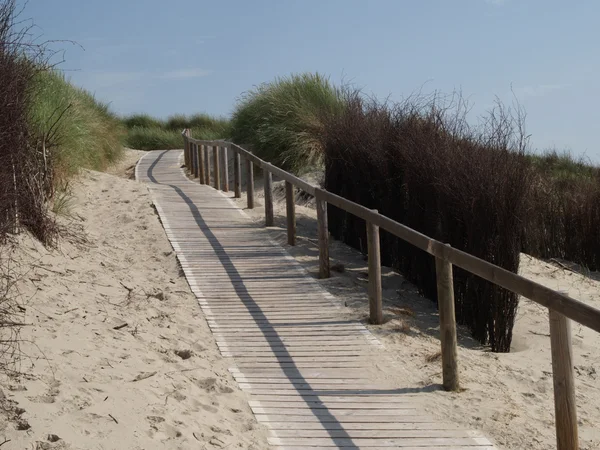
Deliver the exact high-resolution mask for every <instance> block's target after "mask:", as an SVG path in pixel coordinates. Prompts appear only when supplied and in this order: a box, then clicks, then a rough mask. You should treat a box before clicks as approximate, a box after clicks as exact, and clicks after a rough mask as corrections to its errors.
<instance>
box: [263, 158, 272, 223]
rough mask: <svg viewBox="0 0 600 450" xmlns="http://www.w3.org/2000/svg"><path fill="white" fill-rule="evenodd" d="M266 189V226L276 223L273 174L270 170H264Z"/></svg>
mask: <svg viewBox="0 0 600 450" xmlns="http://www.w3.org/2000/svg"><path fill="white" fill-rule="evenodd" d="M263 174H264V177H265V181H264V191H265V226H267V227H272V226H273V224H274V223H275V219H274V216H273V175H272V174H271V172H269V171H268V170H265V171H264V172H263Z"/></svg>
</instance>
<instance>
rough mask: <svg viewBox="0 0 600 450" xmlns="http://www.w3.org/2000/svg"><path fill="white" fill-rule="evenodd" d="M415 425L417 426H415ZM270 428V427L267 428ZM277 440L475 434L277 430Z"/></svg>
mask: <svg viewBox="0 0 600 450" xmlns="http://www.w3.org/2000/svg"><path fill="white" fill-rule="evenodd" d="M415 425H417V424H415ZM269 428H271V427H269ZM276 434H277V437H279V438H311V439H327V438H335V439H340V438H341V439H343V438H346V437H347V438H350V439H360V440H362V439H367V438H371V439H373V438H376V439H399V438H465V439H466V438H472V437H474V435H475V433H473V432H470V431H464V430H455V429H444V428H442V429H439V430H436V429H433V430H432V429H429V428H425V429H423V428H420V429H407V430H346V429H338V430H325V429H320V430H319V429H317V430H310V431H309V430H278V431H277V433H276Z"/></svg>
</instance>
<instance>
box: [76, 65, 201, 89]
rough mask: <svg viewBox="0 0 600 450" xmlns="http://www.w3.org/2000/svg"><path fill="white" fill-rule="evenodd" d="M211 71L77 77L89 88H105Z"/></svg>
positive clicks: (100, 72) (185, 78) (95, 73)
mask: <svg viewBox="0 0 600 450" xmlns="http://www.w3.org/2000/svg"><path fill="white" fill-rule="evenodd" d="M210 73H211V71H210V70H206V69H201V68H190V69H181V70H174V71H167V72H158V73H157V72H147V71H146V72H144V71H133V72H119V71H98V72H79V73H78V74H77V75H76V76H75V78H78V79H79V80H81V81H83V84H84V86H86V87H87V88H89V89H103V88H109V87H115V86H119V85H123V84H129V83H134V82H135V83H139V82H143V81H152V80H157V79H159V80H187V79H192V78H200V77H205V76H207V75H209V74H210Z"/></svg>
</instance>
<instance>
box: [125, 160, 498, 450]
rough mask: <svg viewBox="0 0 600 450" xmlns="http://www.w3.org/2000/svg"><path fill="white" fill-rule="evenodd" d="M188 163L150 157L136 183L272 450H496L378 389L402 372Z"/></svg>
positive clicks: (416, 402)
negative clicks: (149, 199) (148, 196)
mask: <svg viewBox="0 0 600 450" xmlns="http://www.w3.org/2000/svg"><path fill="white" fill-rule="evenodd" d="M181 156H182V152H181V151H175V150H172V151H154V152H149V153H148V154H147V155H146V156H144V158H142V159H141V160H140V162H139V163H138V166H137V168H136V177H137V178H138V180H140V181H143V182H147V183H149V184H150V188H151V191H152V196H153V200H154V203H155V205H156V208H157V210H158V213H159V215H160V218H161V221H162V223H163V226H164V227H165V230H166V233H167V236H168V238H169V240H170V241H171V244H172V246H173V248H174V250H175V251H176V253H177V257H178V259H179V261H180V263H181V265H182V268H183V271H184V273H185V276H186V277H187V280H188V282H189V284H190V286H191V288H192V290H193V292H194V294H195V295H196V296H197V298H198V302H199V304H200V306H201V308H202V310H203V312H204V315H205V316H206V320H207V321H208V324H209V326H210V328H211V330H212V331H213V333H214V336H215V338H216V340H217V344H218V346H219V349H220V351H221V354H222V355H223V356H224V357H226V358H231V361H232V367H231V369H230V370H231V372H232V374H233V376H234V377H235V379H236V381H237V382H238V384H239V386H240V388H241V389H243V390H245V391H246V392H248V393H249V395H250V399H251V400H250V407H251V408H252V411H253V412H254V414H255V415H256V418H257V420H258V421H259V422H261V423H263V424H265V425H266V426H267V427H268V429H269V430H270V437H269V444H270V445H271V446H272V448H273V449H281V450H283V449H286V450H303V449H331V448H339V449H362V448H364V449H370V450H377V449H391V448H402V449H404V450H408V449H414V450H450V449H456V450H458V449H468V450H492V449H494V448H495V447H493V445H492V444H491V443H490V442H489V441H488V440H487V439H486V438H485V437H483V436H481V435H479V434H478V433H476V432H471V431H467V430H464V429H461V428H459V427H457V426H456V425H454V424H451V423H443V422H440V421H438V420H435V419H433V418H432V417H430V416H428V415H427V414H425V413H424V412H423V408H422V404H423V396H424V394H419V389H418V388H403V387H398V386H389V385H385V384H384V383H382V382H381V381H379V382H378V381H376V380H378V379H381V378H382V377H381V376H376V373H375V372H376V370H377V371H379V373H381V370H382V367H383V370H385V368H386V367H389V370H390V371H391V370H394V368H393V363H392V361H391V358H390V355H387V354H386V353H385V349H384V348H383V346H382V345H381V344H380V343H379V342H378V340H377V339H376V338H375V337H373V336H372V335H371V334H370V333H369V331H368V330H367V329H366V328H365V327H364V326H363V325H362V324H361V323H359V322H356V321H349V320H344V319H343V318H340V317H343V315H342V314H341V312H340V308H339V306H338V305H337V304H336V301H335V299H334V298H333V297H332V296H331V295H330V294H329V293H327V292H326V291H324V290H323V289H322V288H321V287H320V285H319V284H318V283H317V282H316V281H315V280H314V279H313V278H312V277H311V276H309V275H308V274H307V273H306V272H305V271H304V269H303V268H302V267H301V266H300V264H298V263H297V262H296V261H295V260H294V259H293V258H292V257H290V256H289V255H288V254H287V252H286V251H285V249H283V248H282V247H281V246H279V245H277V244H276V243H274V242H272V241H271V239H270V237H269V232H268V231H267V230H265V229H263V228H259V227H257V226H256V225H255V224H253V222H252V220H251V219H250V218H249V217H248V216H246V214H245V213H244V212H243V211H242V210H241V209H239V208H238V207H237V206H235V205H234V204H233V202H231V201H230V200H229V199H227V198H226V196H225V195H223V194H222V193H221V192H219V191H216V190H214V189H213V188H210V187H208V186H204V185H199V184H198V183H194V182H192V181H190V180H188V179H187V178H186V176H185V175H184V173H183V171H182V170H181V169H180V167H181V164H182V162H181ZM376 365H377V369H375V366H376Z"/></svg>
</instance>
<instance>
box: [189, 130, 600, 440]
mask: <svg viewBox="0 0 600 450" xmlns="http://www.w3.org/2000/svg"><path fill="white" fill-rule="evenodd" d="M183 137H184V143H185V151H184V153H185V166H186V168H188V170H190V172H191V173H193V175H194V176H195V177H197V178H199V181H200V183H202V184H208V185H210V184H211V178H210V174H211V168H210V151H211V150H212V156H213V173H214V175H215V176H214V177H213V186H214V188H215V189H223V190H224V191H227V190H228V189H229V179H228V177H229V173H228V170H227V161H228V158H227V152H228V151H232V152H233V156H234V186H235V197H237V198H241V186H242V170H241V159H242V158H243V159H244V160H245V165H246V193H247V203H248V208H250V209H252V208H254V165H256V166H257V167H259V168H261V169H262V171H263V176H264V179H265V183H264V189H265V201H264V204H265V205H264V206H265V217H266V220H265V222H266V225H267V226H271V225H273V195H272V176H273V175H275V176H277V177H279V178H280V179H282V180H284V181H285V185H286V189H285V193H286V213H287V230H288V244H289V245H295V240H296V223H295V202H294V188H298V189H300V190H302V191H304V192H306V193H308V194H310V195H312V196H314V198H315V200H316V209H317V223H318V236H319V276H320V277H321V278H328V277H329V276H330V269H329V241H328V240H329V233H328V228H327V205H328V204H332V205H334V206H336V207H338V208H341V209H343V210H344V211H347V212H349V213H351V214H354V215H355V216H357V217H360V218H361V219H363V220H365V221H366V224H367V237H368V239H367V240H368V266H369V289H368V291H369V310H370V321H371V323H373V324H381V323H383V314H382V294H381V259H380V250H379V229H380V228H382V229H384V230H386V231H387V232H389V233H391V234H393V235H394V236H397V237H399V238H400V239H403V240H404V241H406V242H409V243H411V244H412V245H414V246H415V247H418V248H420V249H421V250H423V251H425V252H427V253H429V254H431V255H433V256H434V257H435V262H436V272H437V289H438V309H439V316H440V338H441V347H442V378H443V386H444V389H446V390H449V391H456V390H458V389H459V376H458V375H459V374H458V361H457V338H456V320H455V314H454V288H453V278H452V267H453V265H455V266H458V267H460V268H462V269H464V270H467V271H469V272H471V273H473V274H475V275H477V276H479V277H481V278H483V279H485V280H487V281H490V282H492V283H494V284H496V285H498V286H502V287H503V288H505V289H508V290H509V291H511V292H514V293H516V294H519V295H522V296H523V297H526V298H528V299H530V300H533V301H534V302H537V303H539V304H540V305H542V306H545V307H546V308H548V309H549V317H550V319H549V320H550V345H551V354H552V373H553V380H554V403H555V412H556V417H555V421H556V436H557V448H558V450H577V449H578V448H579V446H578V432H577V413H576V406H575V387H574V374H573V354H572V346H571V329H570V321H569V319H571V320H574V321H576V322H578V323H580V324H582V325H585V326H587V327H589V328H591V329H593V330H595V331H597V332H600V310H598V309H595V308H593V307H591V306H589V305H586V304H585V303H583V302H581V301H578V300H575V299H573V298H571V297H569V296H568V295H567V294H565V293H563V292H558V291H554V290H552V289H549V288H547V287H545V286H542V285H541V284H539V283H536V282H534V281H531V280H529V279H527V278H524V277H522V276H520V275H518V274H515V273H512V272H510V271H508V270H506V269H503V268H501V267H498V266H496V265H494V264H491V263H489V262H487V261H484V260H482V259H480V258H477V257H475V256H473V255H470V254H468V253H465V252H463V251H461V250H458V249H455V248H452V247H450V246H449V245H447V244H444V243H442V242H439V241H436V240H435V239H432V238H430V237H428V236H425V235H424V234H422V233H419V232H418V231H415V230H413V229H411V228H408V227H407V226H405V225H402V224H401V223H398V222H396V221H394V220H392V219H390V218H388V217H386V216H383V215H381V214H379V213H378V212H377V211H375V210H371V209H368V208H365V207H364V206H361V205H359V204H357V203H354V202H352V201H350V200H347V199H345V198H343V197H340V196H338V195H335V194H333V193H331V192H328V191H326V190H324V189H321V188H319V187H316V186H313V185H311V184H309V183H307V182H306V181H304V180H302V179H300V178H298V177H296V176H294V175H292V174H290V173H288V172H286V171H284V170H282V169H280V168H278V167H275V166H273V165H272V164H269V163H268V162H266V161H263V160H262V159H260V158H258V157H257V156H256V155H254V154H252V152H250V151H248V150H245V149H243V148H242V147H241V146H239V145H236V144H234V143H232V142H227V141H202V140H197V139H192V138H191V137H190V136H189V132H188V131H187V130H186V131H184V133H183ZM222 169H224V170H222ZM221 174H222V176H223V183H222V184H221V179H220V176H221Z"/></svg>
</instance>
